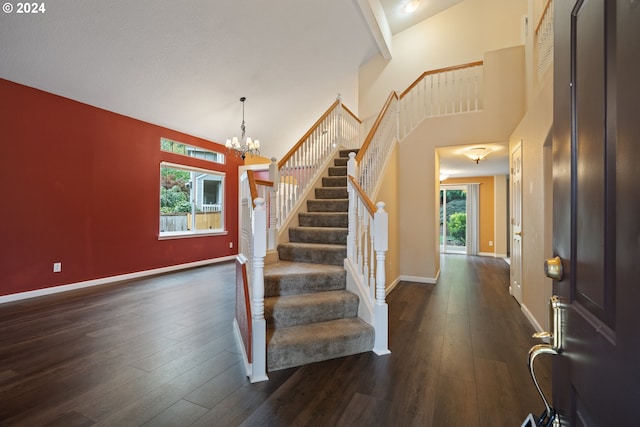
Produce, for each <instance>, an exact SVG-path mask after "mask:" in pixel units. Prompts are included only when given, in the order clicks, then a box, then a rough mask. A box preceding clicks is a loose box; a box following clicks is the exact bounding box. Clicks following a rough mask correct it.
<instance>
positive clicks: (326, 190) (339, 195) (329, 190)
mask: <svg viewBox="0 0 640 427" xmlns="http://www.w3.org/2000/svg"><path fill="white" fill-rule="evenodd" d="M315 193H316V199H348V198H349V194H348V193H347V187H344V188H341V187H322V188H316V189H315Z"/></svg>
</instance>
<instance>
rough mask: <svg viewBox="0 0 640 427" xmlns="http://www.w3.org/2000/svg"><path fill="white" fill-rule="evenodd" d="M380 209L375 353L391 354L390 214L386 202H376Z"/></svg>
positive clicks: (376, 229)
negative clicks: (388, 286)
mask: <svg viewBox="0 0 640 427" xmlns="http://www.w3.org/2000/svg"><path fill="white" fill-rule="evenodd" d="M376 206H377V207H378V210H377V211H376V213H375V215H374V216H373V234H374V243H373V249H374V250H375V252H376V302H375V304H374V308H373V310H374V328H375V331H376V338H375V342H374V345H373V351H374V353H376V354H378V355H381V354H389V353H391V352H390V351H389V307H388V306H387V302H386V300H385V299H386V289H385V286H386V280H387V279H386V272H385V258H386V253H387V250H388V248H389V215H388V214H387V212H385V210H384V206H385V205H384V202H378V203H377V204H376Z"/></svg>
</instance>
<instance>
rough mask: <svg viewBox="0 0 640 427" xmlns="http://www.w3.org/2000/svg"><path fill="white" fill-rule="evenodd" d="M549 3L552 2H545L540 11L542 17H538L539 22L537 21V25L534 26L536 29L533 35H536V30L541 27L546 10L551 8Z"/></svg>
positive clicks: (548, 0) (549, 0)
mask: <svg viewBox="0 0 640 427" xmlns="http://www.w3.org/2000/svg"><path fill="white" fill-rule="evenodd" d="M551 1H552V0H547V4H546V5H544V9H542V15H540V20H539V21H538V25H536V29H535V31H534V32H533V34H538V30H540V27H541V26H542V21H544V17H545V15H546V14H547V10H548V9H549V6H551Z"/></svg>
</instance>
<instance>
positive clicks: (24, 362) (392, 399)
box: [0, 255, 550, 427]
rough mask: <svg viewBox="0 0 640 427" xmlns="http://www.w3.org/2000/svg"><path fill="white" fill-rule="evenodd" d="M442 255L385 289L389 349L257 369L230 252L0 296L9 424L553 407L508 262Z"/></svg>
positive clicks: (373, 419) (489, 413)
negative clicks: (199, 263)
mask: <svg viewBox="0 0 640 427" xmlns="http://www.w3.org/2000/svg"><path fill="white" fill-rule="evenodd" d="M441 268H442V273H441V275H440V279H439V283H438V284H437V285H435V286H434V285H426V284H416V283H408V282H402V283H400V284H399V285H398V286H397V287H396V289H395V290H394V291H393V292H392V293H391V294H390V295H389V296H388V302H389V321H390V349H391V351H392V354H390V355H387V356H376V355H375V354H373V353H365V354H360V355H355V356H349V357H345V358H340V359H334V360H330V361H327V362H321V363H316V364H312V365H308V366H304V367H300V368H291V369H286V370H283V371H277V372H272V373H270V378H271V380H270V381H268V382H264V383H258V384H250V383H249V382H248V381H247V379H246V377H245V376H244V370H243V367H242V362H241V358H240V355H239V354H238V349H237V347H236V344H235V338H234V335H233V332H232V327H231V322H232V319H233V301H234V288H233V285H232V284H233V275H234V267H233V265H232V264H220V265H213V266H209V267H202V268H198V269H192V270H187V271H183V272H178V273H173V274H167V275H163V276H158V277H153V278H147V279H140V280H137V281H131V282H126V283H122V284H118V285H112V286H103V287H98V288H94V289H85V290H81V291H77V292H71V293H67V294H60V295H55V296H50V297H42V298H38V299H33V300H26V301H22V302H14V303H8V304H4V305H1V306H0V330H2V331H3V332H2V335H0V401H2V402H3V404H2V406H1V407H0V424H1V425H3V426H4V425H30V426H38V425H78V426H80V425H82V426H90V425H105V426H106V425H118V426H124V425H149V426H160V425H166V426H182V425H184V426H187V425H197V426H211V425H216V426H233V425H246V426H262V425H274V426H276V425H277V426H290V425H299V426H306V425H318V426H329V425H351V426H374V425H380V426H395V425H397V426H410V425H416V426H447V427H450V426H465V427H467V426H487V427H488V426H491V427H494V426H519V425H520V424H521V422H522V420H523V419H524V417H525V415H526V414H527V413H529V412H534V413H536V414H537V413H538V412H541V411H542V409H543V407H542V401H541V400H540V398H539V397H538V395H537V393H536V391H535V388H534V386H533V384H532V382H531V379H530V378H529V375H528V371H527V366H526V356H527V351H528V349H529V347H530V346H531V345H533V344H535V343H536V341H535V340H533V339H532V338H530V336H531V333H533V332H534V331H533V328H532V327H531V325H530V324H529V323H528V321H527V320H526V318H525V316H524V315H523V314H522V312H521V311H520V308H519V307H518V305H517V303H516V302H515V300H514V299H513V298H512V297H511V296H510V295H509V294H508V283H509V270H508V265H507V264H506V263H505V262H504V261H503V260H501V259H493V258H486V257H465V256H460V255H444V256H443V257H442V263H441ZM536 363H537V364H539V365H540V366H539V367H538V368H539V371H540V376H542V383H543V384H544V385H545V386H546V388H549V387H548V385H549V382H550V369H549V363H548V360H546V359H545V358H543V357H541V358H540V360H539V361H538V362H536Z"/></svg>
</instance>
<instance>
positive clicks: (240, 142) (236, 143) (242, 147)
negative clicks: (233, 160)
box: [224, 96, 260, 160]
mask: <svg viewBox="0 0 640 427" xmlns="http://www.w3.org/2000/svg"><path fill="white" fill-rule="evenodd" d="M246 100H247V98H246V97H244V96H243V97H242V98H240V102H242V124H241V125H240V130H241V131H242V135H241V136H240V139H238V137H237V136H234V137H233V138H231V139H227V143H226V144H224V145H225V147H227V152H229V151H231V150H233V151H234V152H235V153H236V155H237V156H238V157H242V160H244V158H245V157H246V156H247V154H251V155H253V156H258V155H260V141H258V140H257V139H256V140H255V141H254V140H252V139H251V137H247V138H246V139H245V137H244V134H245V131H246V128H245V125H244V101H246Z"/></svg>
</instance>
